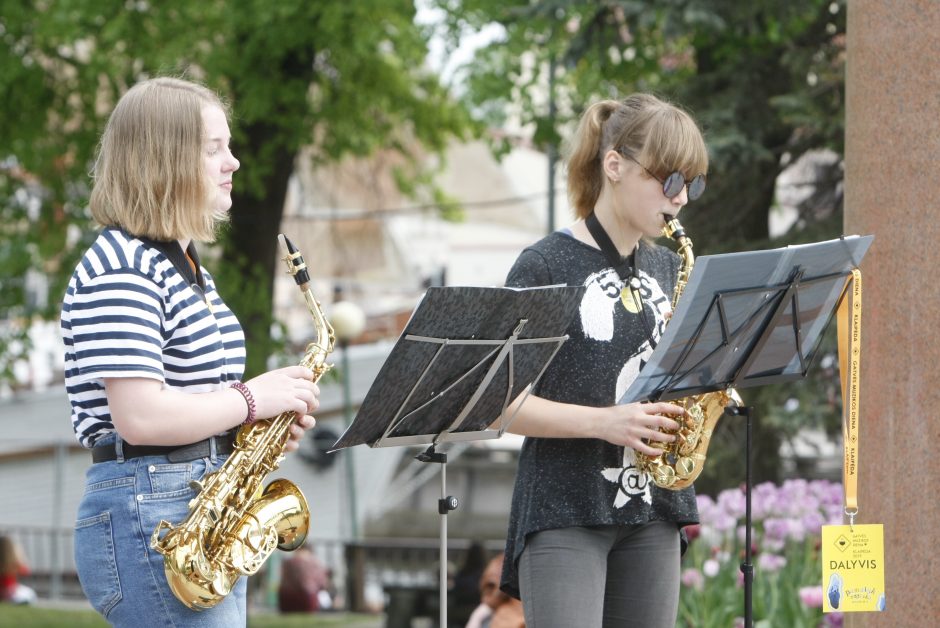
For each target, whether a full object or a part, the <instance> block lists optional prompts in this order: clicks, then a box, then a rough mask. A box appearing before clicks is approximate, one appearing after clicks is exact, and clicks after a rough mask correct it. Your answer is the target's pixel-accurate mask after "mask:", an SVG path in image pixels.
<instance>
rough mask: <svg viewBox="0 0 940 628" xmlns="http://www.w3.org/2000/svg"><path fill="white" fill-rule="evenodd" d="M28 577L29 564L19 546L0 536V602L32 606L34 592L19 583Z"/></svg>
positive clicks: (4, 536)
mask: <svg viewBox="0 0 940 628" xmlns="http://www.w3.org/2000/svg"><path fill="white" fill-rule="evenodd" d="M28 575H29V563H28V562H27V561H26V556H25V554H24V553H23V549H22V548H21V547H20V546H19V544H18V543H17V542H16V541H14V540H13V539H12V538H11V537H9V536H7V535H5V534H4V535H2V536H0V602H9V603H11V604H33V603H35V602H36V592H35V591H34V590H33V589H31V588H30V587H28V586H26V585H25V584H23V583H22V582H20V581H19V580H20V578H21V577H23V576H28Z"/></svg>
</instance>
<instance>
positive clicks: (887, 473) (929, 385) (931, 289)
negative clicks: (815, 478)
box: [845, 0, 940, 628]
mask: <svg viewBox="0 0 940 628" xmlns="http://www.w3.org/2000/svg"><path fill="white" fill-rule="evenodd" d="M847 19H848V26H847V51H848V57H847V67H846V128H845V166H846V171H845V233H846V234H859V235H862V234H874V235H875V241H874V244H873V245H872V248H871V250H870V251H869V253H868V255H867V256H866V258H865V260H864V261H863V262H862V273H863V277H864V295H863V300H862V302H863V314H862V316H863V337H862V374H861V385H862V390H861V398H860V407H861V420H860V430H861V442H860V465H859V518H858V519H857V521H858V522H860V523H882V524H884V531H885V565H886V573H885V578H886V582H885V585H886V590H887V609H886V611H885V612H883V613H847V614H846V626H850V627H853V628H858V627H863V626H891V627H892V628H900V627H902V626H904V627H906V626H935V625H938V622H940V595H938V594H937V591H938V590H940V589H938V587H940V584H938V582H940V549H938V546H940V543H938V542H937V540H938V534H937V532H936V527H935V526H936V525H937V521H938V515H940V507H938V498H940V480H938V477H940V416H938V411H937V409H938V401H940V283H937V279H938V278H940V216H938V214H940V2H937V1H936V0H850V1H849V2H848V17H847Z"/></svg>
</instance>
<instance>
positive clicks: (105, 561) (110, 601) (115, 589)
mask: <svg viewBox="0 0 940 628" xmlns="http://www.w3.org/2000/svg"><path fill="white" fill-rule="evenodd" d="M75 565H76V566H77V567H78V574H79V580H80V582H81V584H82V590H84V591H85V596H86V597H87V598H88V601H89V602H91V605H92V606H93V607H94V609H95V610H96V611H98V612H99V613H101V614H102V615H104V616H105V617H107V616H108V614H109V613H110V612H111V609H113V608H114V606H115V605H116V604H117V603H118V602H120V601H121V597H122V594H121V581H120V579H119V578H118V571H117V562H116V560H115V557H114V537H113V535H112V531H111V515H110V513H107V512H103V513H101V514H100V515H95V516H94V517H87V518H85V519H79V520H78V521H76V522H75ZM83 574H84V577H82V576H83Z"/></svg>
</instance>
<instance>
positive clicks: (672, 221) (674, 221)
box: [663, 215, 686, 241]
mask: <svg viewBox="0 0 940 628" xmlns="http://www.w3.org/2000/svg"><path fill="white" fill-rule="evenodd" d="M663 218H664V219H665V221H666V224H665V225H663V235H664V236H666V237H667V238H672V239H673V240H676V241H678V240H679V238H684V237H686V234H685V228H684V227H683V226H682V225H681V224H680V223H679V219H678V218H676V217H674V216H669V215H664V216H663Z"/></svg>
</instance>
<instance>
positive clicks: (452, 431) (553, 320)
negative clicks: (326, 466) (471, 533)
mask: <svg viewBox="0 0 940 628" xmlns="http://www.w3.org/2000/svg"><path fill="white" fill-rule="evenodd" d="M583 293H584V288H583V287H573V288H569V287H566V286H548V287H540V288H525V289H514V288H477V287H433V288H429V289H428V291H427V292H426V293H425V295H424V298H423V299H422V300H421V302H420V303H419V304H418V306H417V308H416V309H415V311H414V312H413V313H412V316H411V319H410V320H409V321H408V324H407V325H406V326H405V329H404V331H403V332H402V335H401V336H400V337H399V339H398V341H397V343H396V344H395V346H394V347H393V348H392V351H391V353H390V354H389V357H388V358H387V359H386V361H385V363H384V364H383V365H382V368H381V369H380V370H379V374H378V375H377V376H376V379H375V381H374V382H373V384H372V386H371V388H370V389H369V392H368V394H367V395H366V397H365V399H364V400H363V402H362V405H361V406H360V408H359V412H358V413H357V414H356V418H355V419H354V420H353V422H352V424H351V425H350V426H349V428H348V429H347V430H346V432H345V433H344V434H343V435H342V436H341V437H340V438H339V440H338V441H337V442H336V444H335V445H334V446H333V449H334V450H336V449H342V448H345V447H352V446H355V445H359V444H367V445H369V446H370V447H392V446H399V445H420V444H429V445H430V446H429V447H428V448H427V450H426V451H424V452H423V453H422V454H420V455H418V456H417V459H418V460H419V461H421V462H432V463H439V464H441V499H440V500H439V501H438V513H439V514H440V585H439V586H440V625H441V627H442V628H446V626H447V513H448V512H449V511H451V510H454V509H455V508H457V499H456V498H455V497H449V496H448V495H447V471H446V466H447V464H446V463H447V454H445V453H442V452H437V451H436V450H435V448H436V446H437V445H438V444H439V443H444V442H456V441H469V440H484V439H491V438H499V437H500V436H502V435H503V433H504V432H505V430H506V428H508V427H509V425H510V424H511V422H512V420H513V419H514V418H515V413H513V415H512V416H510V417H507V416H506V409H507V407H508V405H509V404H510V403H511V402H512V401H513V400H514V399H516V397H518V396H519V395H520V394H521V393H523V392H524V391H525V390H526V388H527V387H529V386H530V385H531V384H534V383H535V382H536V381H537V380H538V378H539V377H540V376H541V375H542V373H543V372H544V370H545V368H546V367H547V366H548V364H549V362H551V360H552V358H553V357H554V356H555V354H556V353H557V351H558V349H559V348H561V345H562V344H563V343H564V341H565V340H567V336H566V335H565V330H567V328H568V325H569V324H570V322H571V320H572V319H573V317H574V315H575V313H576V312H577V309H578V305H579V303H580V301H581V297H582V295H583ZM516 411H518V406H517V408H516ZM497 421H498V423H496V422H497ZM494 424H495V425H497V429H491V428H490V426H491V425H494Z"/></svg>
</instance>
